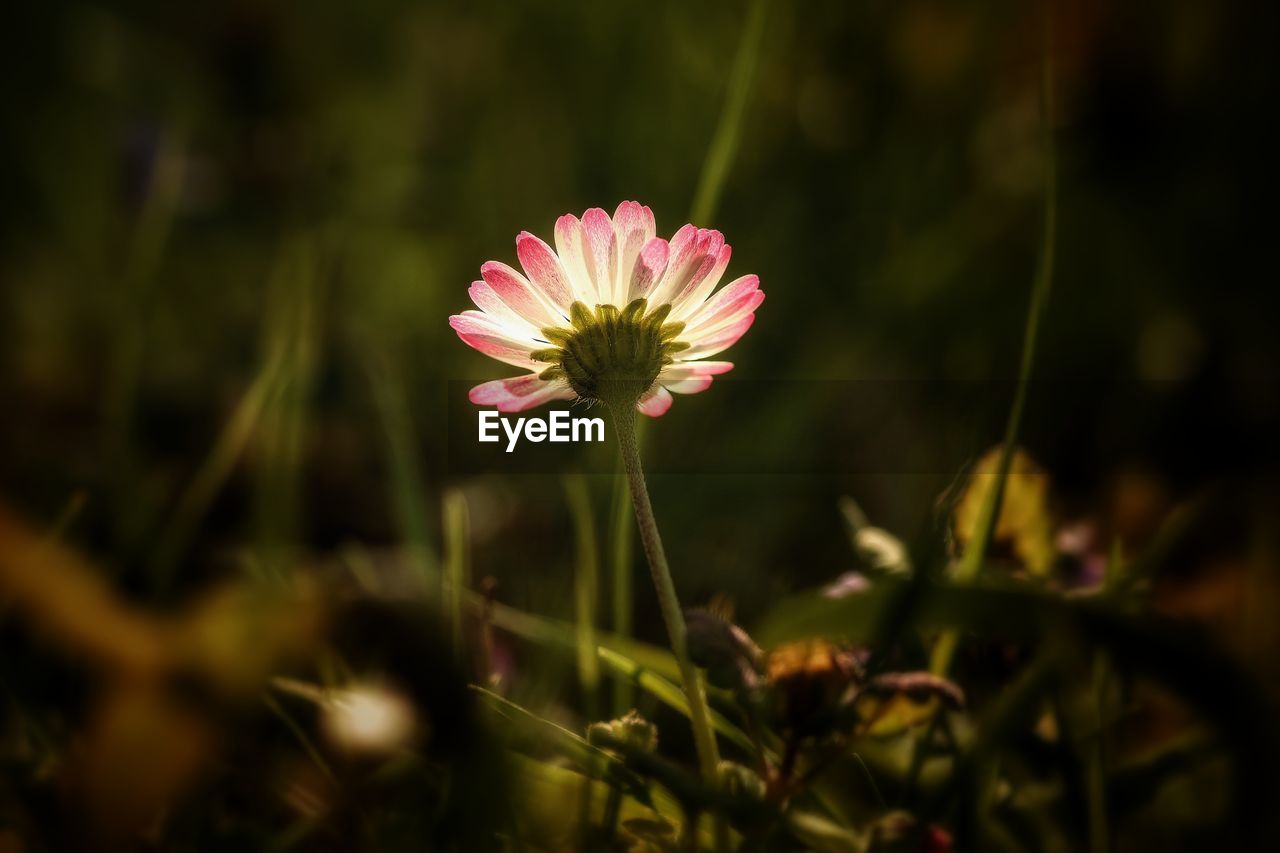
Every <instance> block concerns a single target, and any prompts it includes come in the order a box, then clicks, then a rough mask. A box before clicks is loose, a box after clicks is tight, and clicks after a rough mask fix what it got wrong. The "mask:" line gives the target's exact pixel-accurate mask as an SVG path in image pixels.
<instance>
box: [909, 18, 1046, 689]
mask: <svg viewBox="0 0 1280 853" xmlns="http://www.w3.org/2000/svg"><path fill="white" fill-rule="evenodd" d="M1040 122H1041V135H1042V144H1043V148H1044V197H1043V207H1042V209H1041V223H1040V224H1041V234H1040V259H1039V263H1038V264H1037V266H1036V272H1035V279H1034V280H1033V281H1032V284H1031V304H1030V305H1029V306H1028V308H1027V325H1026V329H1025V331H1024V332H1023V338H1022V360H1021V362H1020V363H1019V365H1018V385H1017V388H1016V389H1015V391H1014V396H1013V406H1012V408H1011V409H1010V410H1009V420H1008V422H1007V423H1006V425H1005V431H1004V441H1003V443H1002V444H1001V448H1000V458H999V461H998V462H997V464H996V470H995V475H994V480H993V481H992V484H991V489H990V491H988V492H987V495H986V499H985V500H984V501H983V504H982V508H981V510H980V511H979V513H978V520H977V522H976V523H975V525H974V530H973V533H974V535H973V537H972V538H971V539H970V541H969V543H968V544H967V545H966V546H965V550H964V554H963V555H962V556H961V558H960V565H959V567H958V568H957V569H956V572H955V575H954V580H955V581H956V582H957V583H969V582H971V581H973V580H974V579H975V578H976V577H977V576H978V573H979V572H980V571H981V570H982V561H983V558H984V557H985V556H986V552H987V544H988V543H989V542H990V541H991V535H992V533H993V532H994V530H995V527H996V520H997V519H998V518H999V517H1000V503H1001V500H1002V498H1003V497H1004V484H1005V480H1006V479H1007V478H1008V476H1009V468H1010V467H1011V465H1012V463H1013V453H1014V450H1015V449H1016V447H1017V443H1018V433H1019V431H1020V430H1021V429H1022V413H1023V410H1024V409H1025V408H1026V406H1027V391H1028V389H1029V388H1030V387H1031V373H1032V370H1033V368H1034V367H1035V361H1036V341H1037V338H1039V335H1040V323H1041V321H1042V320H1043V318H1044V313H1045V306H1046V305H1047V304H1048V301H1049V289H1050V284H1051V283H1052V281H1053V261H1054V248H1055V235H1056V233H1057V210H1058V181H1057V171H1056V168H1055V164H1054V157H1055V155H1054V146H1053V29H1052V21H1051V19H1050V17H1049V9H1048V7H1047V6H1046V8H1045V11H1044V65H1043V68H1042V73H1041V77H1040ZM957 642H958V636H957V634H956V633H955V632H954V631H948V632H947V633H945V634H943V635H942V636H941V637H940V638H939V639H938V644H937V645H936V646H934V649H933V656H932V661H931V664H930V669H931V670H932V671H933V673H934V674H936V675H946V674H947V672H948V670H950V668H951V659H952V657H954V655H955V651H956V644H957Z"/></svg>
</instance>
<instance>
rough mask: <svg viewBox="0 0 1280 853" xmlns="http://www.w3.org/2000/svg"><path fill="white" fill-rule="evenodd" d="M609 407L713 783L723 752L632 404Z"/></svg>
mask: <svg viewBox="0 0 1280 853" xmlns="http://www.w3.org/2000/svg"><path fill="white" fill-rule="evenodd" d="M609 410H610V411H611V412H612V413H613V421H614V429H615V430H617V433H618V448H619V449H620V450H621V451H622V462H623V465H624V466H625V467H626V469H627V482H628V484H629V485H630V487H631V502H632V504H633V505H634V507H635V511H636V526H637V528H638V529H639V531H640V541H641V542H642V543H643V545H644V554H645V557H647V558H648V560H649V571H650V573H651V574H652V575H653V584H654V587H655V588H656V589H657V592H658V604H659V605H660V607H661V609H662V619H663V621H664V622H665V623H666V625H667V636H668V637H669V639H670V641H671V653H672V654H673V655H674V656H675V659H676V664H677V666H679V668H680V678H681V679H682V680H683V681H684V692H685V696H686V697H688V700H689V720H690V722H691V723H692V724H693V740H694V744H695V746H696V747H697V750H698V764H699V766H700V767H701V769H702V776H703V778H704V780H705V781H706V782H707V783H708V784H713V785H714V784H715V781H716V768H717V766H718V765H719V763H720V755H719V752H718V750H717V748H716V739H715V734H714V733H713V732H712V729H711V715H710V712H709V711H708V709H707V697H706V694H705V693H704V692H703V689H702V682H701V681H700V680H699V678H698V671H697V670H696V669H694V666H693V663H692V662H691V661H690V660H689V644H688V631H687V628H686V627H685V622H684V613H683V612H682V611H681V609H680V599H679V598H677V597H676V586H675V583H674V582H673V581H672V580H671V569H670V568H669V567H668V566H667V554H666V551H664V550H663V548H662V536H661V535H660V534H659V533H658V522H657V519H655V518H654V516H653V506H652V505H651V504H650V503H649V488H648V486H647V485H646V484H645V481H644V470H643V469H642V468H641V465H640V447H639V445H638V444H637V443H636V426H635V418H636V415H635V408H634V404H633V403H621V402H619V403H610V404H609Z"/></svg>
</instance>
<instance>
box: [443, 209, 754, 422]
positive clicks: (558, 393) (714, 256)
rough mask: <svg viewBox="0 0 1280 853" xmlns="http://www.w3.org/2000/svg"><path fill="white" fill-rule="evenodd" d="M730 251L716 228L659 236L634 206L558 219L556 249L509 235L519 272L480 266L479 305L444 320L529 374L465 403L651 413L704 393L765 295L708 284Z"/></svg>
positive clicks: (750, 279)
mask: <svg viewBox="0 0 1280 853" xmlns="http://www.w3.org/2000/svg"><path fill="white" fill-rule="evenodd" d="M729 255H730V247H729V245H728V244H727V243H725V241H724V235H723V234H721V233H720V232H719V231H714V230H711V229H707V228H697V227H695V226H693V225H685V226H684V227H683V228H681V229H680V230H679V231H677V232H676V233H675V234H674V235H673V236H672V237H671V239H670V241H668V240H664V239H662V238H661V237H658V236H657V227H656V225H655V223H654V219H653V212H652V211H651V210H650V209H649V208H648V207H644V206H643V205H640V204H638V203H636V202H634V201H624V202H623V203H622V204H620V205H618V209H617V210H616V211H614V214H613V216H612V217H610V216H609V214H607V213H605V212H604V211H603V210H601V209H600V208H592V209H591V210H588V211H587V212H586V213H584V214H583V215H582V218H581V219H579V218H578V217H576V216H574V215H573V214H566V215H564V216H561V217H560V218H559V220H557V221H556V229H555V249H552V248H551V247H550V246H548V245H547V244H546V243H545V242H543V241H542V240H540V239H538V238H537V237H535V236H534V235H532V234H530V233H528V232H527V231H526V232H522V233H521V234H520V236H518V237H517V238H516V257H518V258H519V260H520V266H521V267H522V268H523V270H524V272H523V273H521V272H519V271H518V270H516V269H514V268H512V267H510V266H508V265H507V264H504V263H502V262H500V261H489V262H488V263H486V264H485V265H483V266H482V267H481V268H480V275H481V278H482V280H481V281H477V282H475V283H474V284H472V285H471V289H470V295H471V299H472V301H473V302H475V304H476V307H477V308H478V309H479V310H475V311H463V312H462V313H461V314H456V315H454V316H452V317H450V318H449V325H451V326H452V327H453V328H454V330H455V331H456V332H457V333H458V337H460V338H462V340H463V341H464V342H465V343H466V344H467V345H469V346H471V347H473V348H475V349H477V350H479V351H480V352H482V353H484V354H485V355H487V356H489V357H491V358H495V359H497V360H498V361H502V362H505V363H507V364H510V365H512V366H514V367H519V368H523V369H524V370H525V371H527V372H526V373H525V374H524V375H521V376H516V377H513V378H510V379H498V380H494V381H492V382H485V383H484V384H482V385H477V386H476V387H475V388H472V389H471V394H470V399H471V402H473V403H476V404H479V405H491V406H496V407H497V408H498V411H501V412H519V411H523V410H525V409H529V408H532V407H534V406H538V405H541V404H542V403H546V402H548V401H551V400H584V401H588V402H595V401H603V402H606V403H609V404H610V405H611V406H614V405H617V404H624V405H626V406H630V405H631V404H633V403H634V405H635V407H636V408H637V409H638V410H639V411H640V412H642V413H644V414H646V415H649V416H651V417H657V416H659V415H662V414H664V413H666V411H667V409H669V408H671V402H672V397H671V394H672V393H673V392H674V393H676V394H696V393H698V392H699V391H705V390H706V389H707V388H708V387H709V386H710V385H711V382H712V377H714V376H716V375H718V374H721V373H725V372H726V371H728V370H731V369H732V368H733V364H732V363H731V362H728V361H710V360H708V359H709V358H710V357H711V356H713V355H716V354H717V353H720V352H722V351H724V350H725V349H727V348H729V347H730V346H732V345H733V344H734V343H735V342H736V341H737V340H738V338H740V337H742V335H743V333H744V332H746V331H747V329H748V328H750V326H751V323H752V322H753V321H754V320H755V310H756V308H757V307H758V306H759V305H760V303H761V302H763V301H764V293H763V292H762V291H761V290H760V280H759V278H758V277H756V276H754V275H746V276H742V277H741V278H738V279H735V280H734V281H732V282H730V283H729V284H728V285H726V286H725V287H723V288H721V289H720V290H719V291H716V285H717V284H719V283H720V278H721V276H722V275H723V274H724V270H725V267H727V266H728V264H729Z"/></svg>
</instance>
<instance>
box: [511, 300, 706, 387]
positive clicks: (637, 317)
mask: <svg viewBox="0 0 1280 853" xmlns="http://www.w3.org/2000/svg"><path fill="white" fill-rule="evenodd" d="M648 306H649V303H648V302H647V301H646V300H644V299H636V300H635V301H633V302H631V303H630V304H629V305H627V307H626V308H623V309H622V310H621V311H619V310H618V307H617V306H616V305H597V306H596V310H595V311H594V312H592V311H591V309H589V308H587V306H586V304H585V303H582V302H575V303H573V305H571V306H570V307H569V322H570V324H571V325H570V328H567V329H564V328H557V327H548V328H546V329H543V330H542V334H543V335H544V336H545V337H546V339H547V341H548V342H550V343H551V344H552V346H550V347H548V348H547V349H540V350H535V351H534V352H533V353H531V354H530V355H531V356H532V358H533V360H534V361H541V362H545V363H547V364H549V365H551V366H550V367H548V368H547V369H546V370H544V371H542V373H541V374H539V376H540V377H541V378H543V379H564V380H567V381H568V383H569V387H571V388H573V390H574V391H575V392H577V394H578V396H579V397H582V398H583V399H586V400H600V401H603V402H606V403H609V404H610V405H613V404H615V403H618V404H622V405H630V404H633V403H634V402H635V401H636V400H637V399H639V397H640V395H641V394H643V393H644V392H646V391H648V390H649V388H650V387H652V386H653V383H654V381H655V380H656V379H657V378H658V373H659V372H661V370H662V368H663V366H664V365H667V364H670V363H671V361H672V356H674V355H675V353H678V352H680V351H681V350H685V349H688V348H689V344H687V343H683V342H677V341H676V340H675V338H676V336H677V335H679V334H680V333H681V332H682V331H684V323H667V322H665V321H666V319H667V315H668V314H670V313H671V306H670V305H663V306H661V307H660V308H655V309H654V310H653V311H651V312H649V313H647V314H646V313H645V312H646V310H647V309H648Z"/></svg>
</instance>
